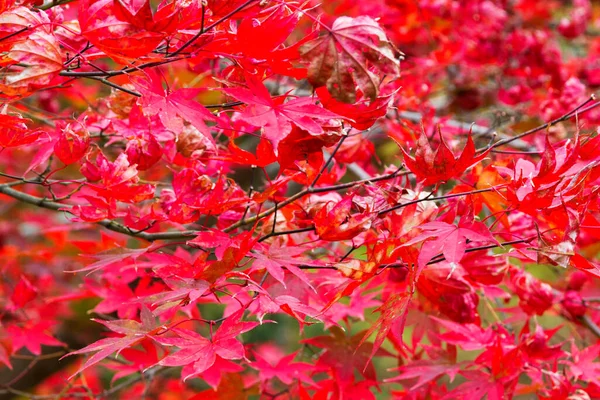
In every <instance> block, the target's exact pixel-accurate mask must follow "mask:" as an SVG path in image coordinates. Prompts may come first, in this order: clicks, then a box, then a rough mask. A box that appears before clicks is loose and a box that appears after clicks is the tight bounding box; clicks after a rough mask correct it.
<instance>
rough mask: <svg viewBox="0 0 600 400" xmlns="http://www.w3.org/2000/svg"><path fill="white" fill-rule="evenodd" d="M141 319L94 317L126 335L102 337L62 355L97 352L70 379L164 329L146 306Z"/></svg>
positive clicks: (116, 331) (118, 332)
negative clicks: (106, 319)
mask: <svg viewBox="0 0 600 400" xmlns="http://www.w3.org/2000/svg"><path fill="white" fill-rule="evenodd" d="M140 319H141V322H138V321H135V320H130V319H127V320H125V319H123V320H115V321H101V320H97V319H93V321H96V322H99V323H101V324H102V325H104V326H106V327H107V328H108V329H110V330H111V331H113V332H115V333H117V334H119V335H124V336H120V337H109V338H105V339H100V340H98V341H97V342H95V343H92V344H90V345H89V346H86V347H84V348H83V349H80V350H76V351H73V352H71V353H69V354H66V355H64V356H63V357H61V359H62V358H65V357H68V356H71V355H75V354H86V353H94V352H95V354H94V355H93V356H91V357H90V358H89V359H88V360H87V361H86V362H85V363H84V364H83V365H82V366H81V368H79V369H78V370H77V372H75V373H74V374H73V375H71V377H70V378H69V379H72V378H73V377H74V376H76V375H77V374H79V373H80V372H81V371H83V370H85V369H86V368H89V367H91V366H92V365H94V364H96V363H98V362H100V361H102V360H103V359H105V358H106V357H108V356H109V355H111V354H112V353H115V352H116V353H117V355H119V353H120V352H121V351H122V350H124V349H126V348H128V347H131V346H133V345H134V344H136V343H139V342H141V341H142V340H143V339H145V338H148V337H151V335H152V334H154V333H155V332H157V331H158V330H159V329H162V328H161V327H160V326H159V325H158V324H157V322H156V319H155V318H154V315H152V312H151V311H150V310H149V309H148V308H146V307H143V308H142V311H141V313H140Z"/></svg>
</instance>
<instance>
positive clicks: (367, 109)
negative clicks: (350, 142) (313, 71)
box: [315, 87, 394, 131]
mask: <svg viewBox="0 0 600 400" xmlns="http://www.w3.org/2000/svg"><path fill="white" fill-rule="evenodd" d="M315 92H316V93H317V96H319V100H321V102H322V104H323V107H325V108H326V109H328V110H329V111H332V112H334V113H336V114H338V115H341V116H344V117H346V118H348V123H349V124H350V126H352V127H353V128H354V129H358V130H360V131H364V130H367V129H369V128H370V127H372V126H373V124H375V122H376V121H377V120H378V119H379V118H381V117H384V116H385V115H386V114H387V112H388V109H389V107H390V106H391V104H392V102H393V100H394V93H393V92H392V93H389V94H386V95H380V96H379V97H377V98H376V99H375V100H373V101H370V102H367V101H366V99H363V98H362V93H360V92H359V93H358V94H357V101H356V103H355V104H347V103H344V102H341V101H338V100H336V99H335V98H334V97H333V96H331V93H329V90H327V88H325V87H320V88H317V90H315Z"/></svg>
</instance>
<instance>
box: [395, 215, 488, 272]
mask: <svg viewBox="0 0 600 400" xmlns="http://www.w3.org/2000/svg"><path fill="white" fill-rule="evenodd" d="M469 219H470V218H461V220H460V222H459V223H458V226H457V225H453V224H449V223H447V222H442V221H434V222H428V223H426V224H423V225H419V226H418V229H420V230H422V231H424V232H422V233H421V234H420V235H418V236H416V237H414V238H413V239H411V240H409V241H408V242H406V243H404V244H402V245H401V247H406V246H412V245H413V244H416V243H419V242H423V241H424V242H425V243H424V244H423V246H422V247H421V251H420V252H419V257H418V259H417V263H418V269H417V273H416V278H418V277H419V275H420V274H421V271H423V268H425V266H426V265H427V263H428V262H429V261H431V260H432V259H433V258H434V257H435V256H437V255H438V254H439V253H442V255H443V256H444V258H445V259H446V261H447V262H449V263H450V265H452V264H455V265H456V264H458V263H459V262H460V260H462V258H463V256H464V255H465V250H466V249H467V240H469V241H471V242H480V243H498V242H497V241H496V239H494V237H493V236H492V234H491V233H490V231H489V229H488V228H487V226H485V224H484V223H482V222H474V221H469ZM430 239H433V240H430ZM451 273H452V272H451Z"/></svg>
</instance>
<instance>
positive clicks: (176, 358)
mask: <svg viewBox="0 0 600 400" xmlns="http://www.w3.org/2000/svg"><path fill="white" fill-rule="evenodd" d="M243 312H244V310H240V311H237V312H235V313H234V314H232V315H230V316H228V317H227V318H226V319H225V321H224V322H223V323H222V324H221V326H220V327H219V329H217V331H216V332H215V333H214V334H213V336H212V338H211V339H206V338H205V337H204V336H202V335H200V334H198V333H196V332H194V331H190V330H188V329H173V330H172V332H174V333H175V334H176V335H177V336H178V337H170V338H167V337H154V340H156V341H157V342H158V343H161V344H163V345H166V346H176V347H178V348H179V350H178V351H177V352H175V353H172V354H170V355H168V356H167V357H165V358H163V359H162V360H161V361H160V362H159V365H164V366H168V367H179V366H184V368H183V370H182V372H181V374H182V378H183V380H186V379H188V378H189V377H191V376H194V375H198V374H201V373H202V372H204V371H206V370H207V369H208V368H210V367H211V366H212V365H213V364H214V363H215V361H216V357H217V355H218V356H220V357H222V358H224V359H226V360H241V359H244V358H245V352H244V346H243V345H242V343H240V342H239V341H238V340H237V339H236V337H237V336H238V335H240V334H242V333H244V332H248V331H249V330H252V329H254V328H255V327H256V326H258V322H248V321H242V320H241V318H242V316H243Z"/></svg>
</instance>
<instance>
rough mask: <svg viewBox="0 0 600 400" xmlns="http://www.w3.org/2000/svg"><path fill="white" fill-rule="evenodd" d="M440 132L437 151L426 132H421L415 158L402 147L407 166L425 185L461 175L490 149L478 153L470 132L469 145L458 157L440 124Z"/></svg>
mask: <svg viewBox="0 0 600 400" xmlns="http://www.w3.org/2000/svg"><path fill="white" fill-rule="evenodd" d="M438 133H439V136H440V141H441V144H440V146H439V147H438V148H437V150H436V151H435V152H434V151H433V149H432V148H431V146H430V145H429V140H428V139H427V136H425V133H424V132H421V136H420V137H419V140H418V142H417V150H416V152H415V157H414V158H412V157H411V156H410V155H409V154H408V153H407V152H406V151H405V150H404V149H402V148H401V150H402V153H404V163H405V164H406V167H407V168H408V169H409V170H411V171H412V172H413V173H414V174H415V175H416V176H417V179H419V180H420V181H423V184H424V185H432V184H440V183H443V182H446V181H448V180H450V179H452V178H456V177H459V176H460V175H462V174H463V173H464V172H465V171H466V170H467V168H469V167H472V166H473V165H475V164H477V163H478V162H479V161H481V160H483V159H484V158H485V156H487V154H488V153H489V151H490V150H489V149H488V150H486V151H484V152H481V153H480V154H479V155H477V151H476V150H475V144H474V143H473V138H472V137H471V134H469V137H468V139H467V145H466V146H465V148H464V150H463V152H462V153H461V155H460V156H459V157H458V158H457V157H455V156H454V154H453V153H452V151H451V150H450V148H448V145H447V144H446V142H445V141H444V138H443V137H442V132H441V130H440V128H439V126H438Z"/></svg>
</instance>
